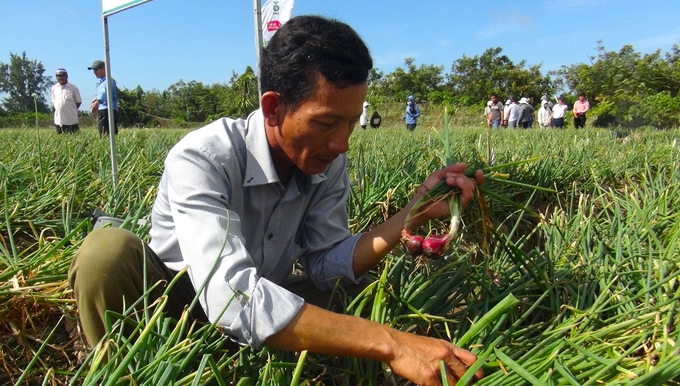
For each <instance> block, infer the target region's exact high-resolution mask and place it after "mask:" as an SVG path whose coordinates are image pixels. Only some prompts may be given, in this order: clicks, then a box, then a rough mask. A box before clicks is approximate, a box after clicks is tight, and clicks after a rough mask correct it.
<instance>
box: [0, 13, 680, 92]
mask: <svg viewBox="0 0 680 386" xmlns="http://www.w3.org/2000/svg"><path fill="white" fill-rule="evenodd" d="M252 8H253V7H252V1H251V0H239V1H235V0H153V1H151V2H149V3H146V4H143V5H140V6H138V7H135V8H132V9H129V10H127V11H124V12H122V13H119V14H115V15H112V16H111V17H109V34H110V46H111V69H112V74H113V77H114V78H115V79H116V80H117V82H118V85H119V86H120V87H126V88H134V87H136V86H137V85H141V86H142V88H143V89H145V90H150V89H153V88H156V89H158V90H161V91H162V90H165V89H166V88H168V87H169V86H170V85H171V84H173V83H176V82H177V81H179V80H180V79H183V80H185V81H189V80H197V81H200V82H203V83H207V84H210V83H216V82H227V81H228V80H229V78H230V77H231V75H232V71H236V72H238V73H242V72H243V71H244V69H245V67H246V66H247V65H250V66H252V67H255V48H254V44H255V43H254V41H255V39H254V32H253V31H254V27H253V10H252ZM293 14H294V15H300V14H319V15H324V16H329V17H334V18H337V19H340V20H342V21H345V22H347V23H348V24H350V25H351V26H352V27H354V28H355V29H356V30H357V31H358V32H359V34H360V35H361V36H362V37H363V38H364V40H365V41H366V43H367V44H368V46H369V48H370V50H371V53H372V55H373V58H374V63H375V66H376V67H377V68H378V69H380V70H382V71H383V72H384V73H388V72H391V71H394V69H396V68H397V67H398V66H402V67H403V63H404V58H406V57H413V58H415V64H416V65H420V64H434V65H441V66H444V70H445V71H446V72H448V71H449V69H450V67H451V63H452V62H453V61H454V60H456V59H458V58H460V57H461V56H462V55H463V54H467V55H469V56H474V55H478V54H481V53H482V52H484V50H486V49H487V48H490V47H496V46H500V47H502V48H503V52H504V53H505V54H506V55H508V56H509V57H510V59H511V60H513V61H514V62H519V61H520V60H526V61H527V63H528V64H539V63H542V69H543V70H544V71H548V70H552V69H557V68H559V67H560V66H561V65H563V64H574V63H581V62H587V61H588V60H589V59H588V57H589V56H591V55H594V54H595V47H596V44H597V43H596V42H597V41H598V40H603V42H604V45H605V47H606V48H607V49H608V50H618V49H620V48H621V47H622V46H623V45H624V44H632V45H633V46H634V48H635V49H636V50H637V51H640V52H645V53H646V52H652V51H654V50H656V49H661V50H662V51H663V52H667V51H668V50H669V49H670V48H671V46H672V45H673V44H680V22H679V20H680V7H678V6H677V5H676V4H675V3H674V2H667V1H663V2H662V1H657V0H647V1H630V0H619V1H614V0H540V1H531V2H529V1H512V2H511V1H502V0H498V1H488V2H479V1H474V2H472V1H454V0H421V1H413V0H411V1H400V0H390V1H387V0H333V1H331V0H297V1H296V2H295V8H294V11H293ZM103 46H104V44H103V28H102V19H101V1H100V0H0V62H3V63H8V62H9V53H10V52H15V53H21V52H23V51H26V54H27V56H28V57H29V58H30V59H37V60H40V61H42V63H43V64H44V65H45V67H46V69H47V72H46V73H47V74H48V75H51V76H53V75H54V70H55V69H56V68H58V67H64V68H66V69H67V70H68V72H69V81H70V82H71V83H73V84H75V85H76V86H78V87H79V88H80V91H81V94H82V95H83V99H84V100H86V101H89V99H91V97H93V96H94V94H95V83H96V79H95V77H94V75H93V74H92V72H91V71H88V70H87V67H88V66H89V65H90V64H91V63H92V61H93V60H95V59H103V58H104V48H103Z"/></svg>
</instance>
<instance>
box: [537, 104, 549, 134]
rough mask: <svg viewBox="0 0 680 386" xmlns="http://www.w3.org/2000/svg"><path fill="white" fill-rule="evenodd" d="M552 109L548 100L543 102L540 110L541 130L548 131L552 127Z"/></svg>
mask: <svg viewBox="0 0 680 386" xmlns="http://www.w3.org/2000/svg"><path fill="white" fill-rule="evenodd" d="M550 114H551V111H550V108H549V107H548V101H547V100H541V108H540V109H538V124H539V125H540V126H541V129H546V128H548V126H550Z"/></svg>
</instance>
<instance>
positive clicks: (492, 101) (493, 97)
mask: <svg viewBox="0 0 680 386" xmlns="http://www.w3.org/2000/svg"><path fill="white" fill-rule="evenodd" d="M491 103H492V104H494V105H495V104H496V103H498V98H497V97H496V96H495V95H492V96H491Z"/></svg>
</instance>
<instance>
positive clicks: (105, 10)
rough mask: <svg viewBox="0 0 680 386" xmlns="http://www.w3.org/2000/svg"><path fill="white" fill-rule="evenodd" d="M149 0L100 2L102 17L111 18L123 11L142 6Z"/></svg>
mask: <svg viewBox="0 0 680 386" xmlns="http://www.w3.org/2000/svg"><path fill="white" fill-rule="evenodd" d="M148 1H151V0H102V15H103V16H111V15H113V14H114V13H117V12H120V11H125V10H126V9H128V8H131V7H134V6H136V5H140V4H144V3H146V2H148Z"/></svg>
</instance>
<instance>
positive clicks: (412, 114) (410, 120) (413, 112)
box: [401, 95, 420, 131]
mask: <svg viewBox="0 0 680 386" xmlns="http://www.w3.org/2000/svg"><path fill="white" fill-rule="evenodd" d="M419 116H420V108H419V107H418V105H416V100H415V98H413V95H409V96H408V98H406V113H405V114H404V116H403V117H401V119H402V120H404V121H405V122H406V130H408V131H413V130H415V129H416V124H417V123H418V117H419Z"/></svg>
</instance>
